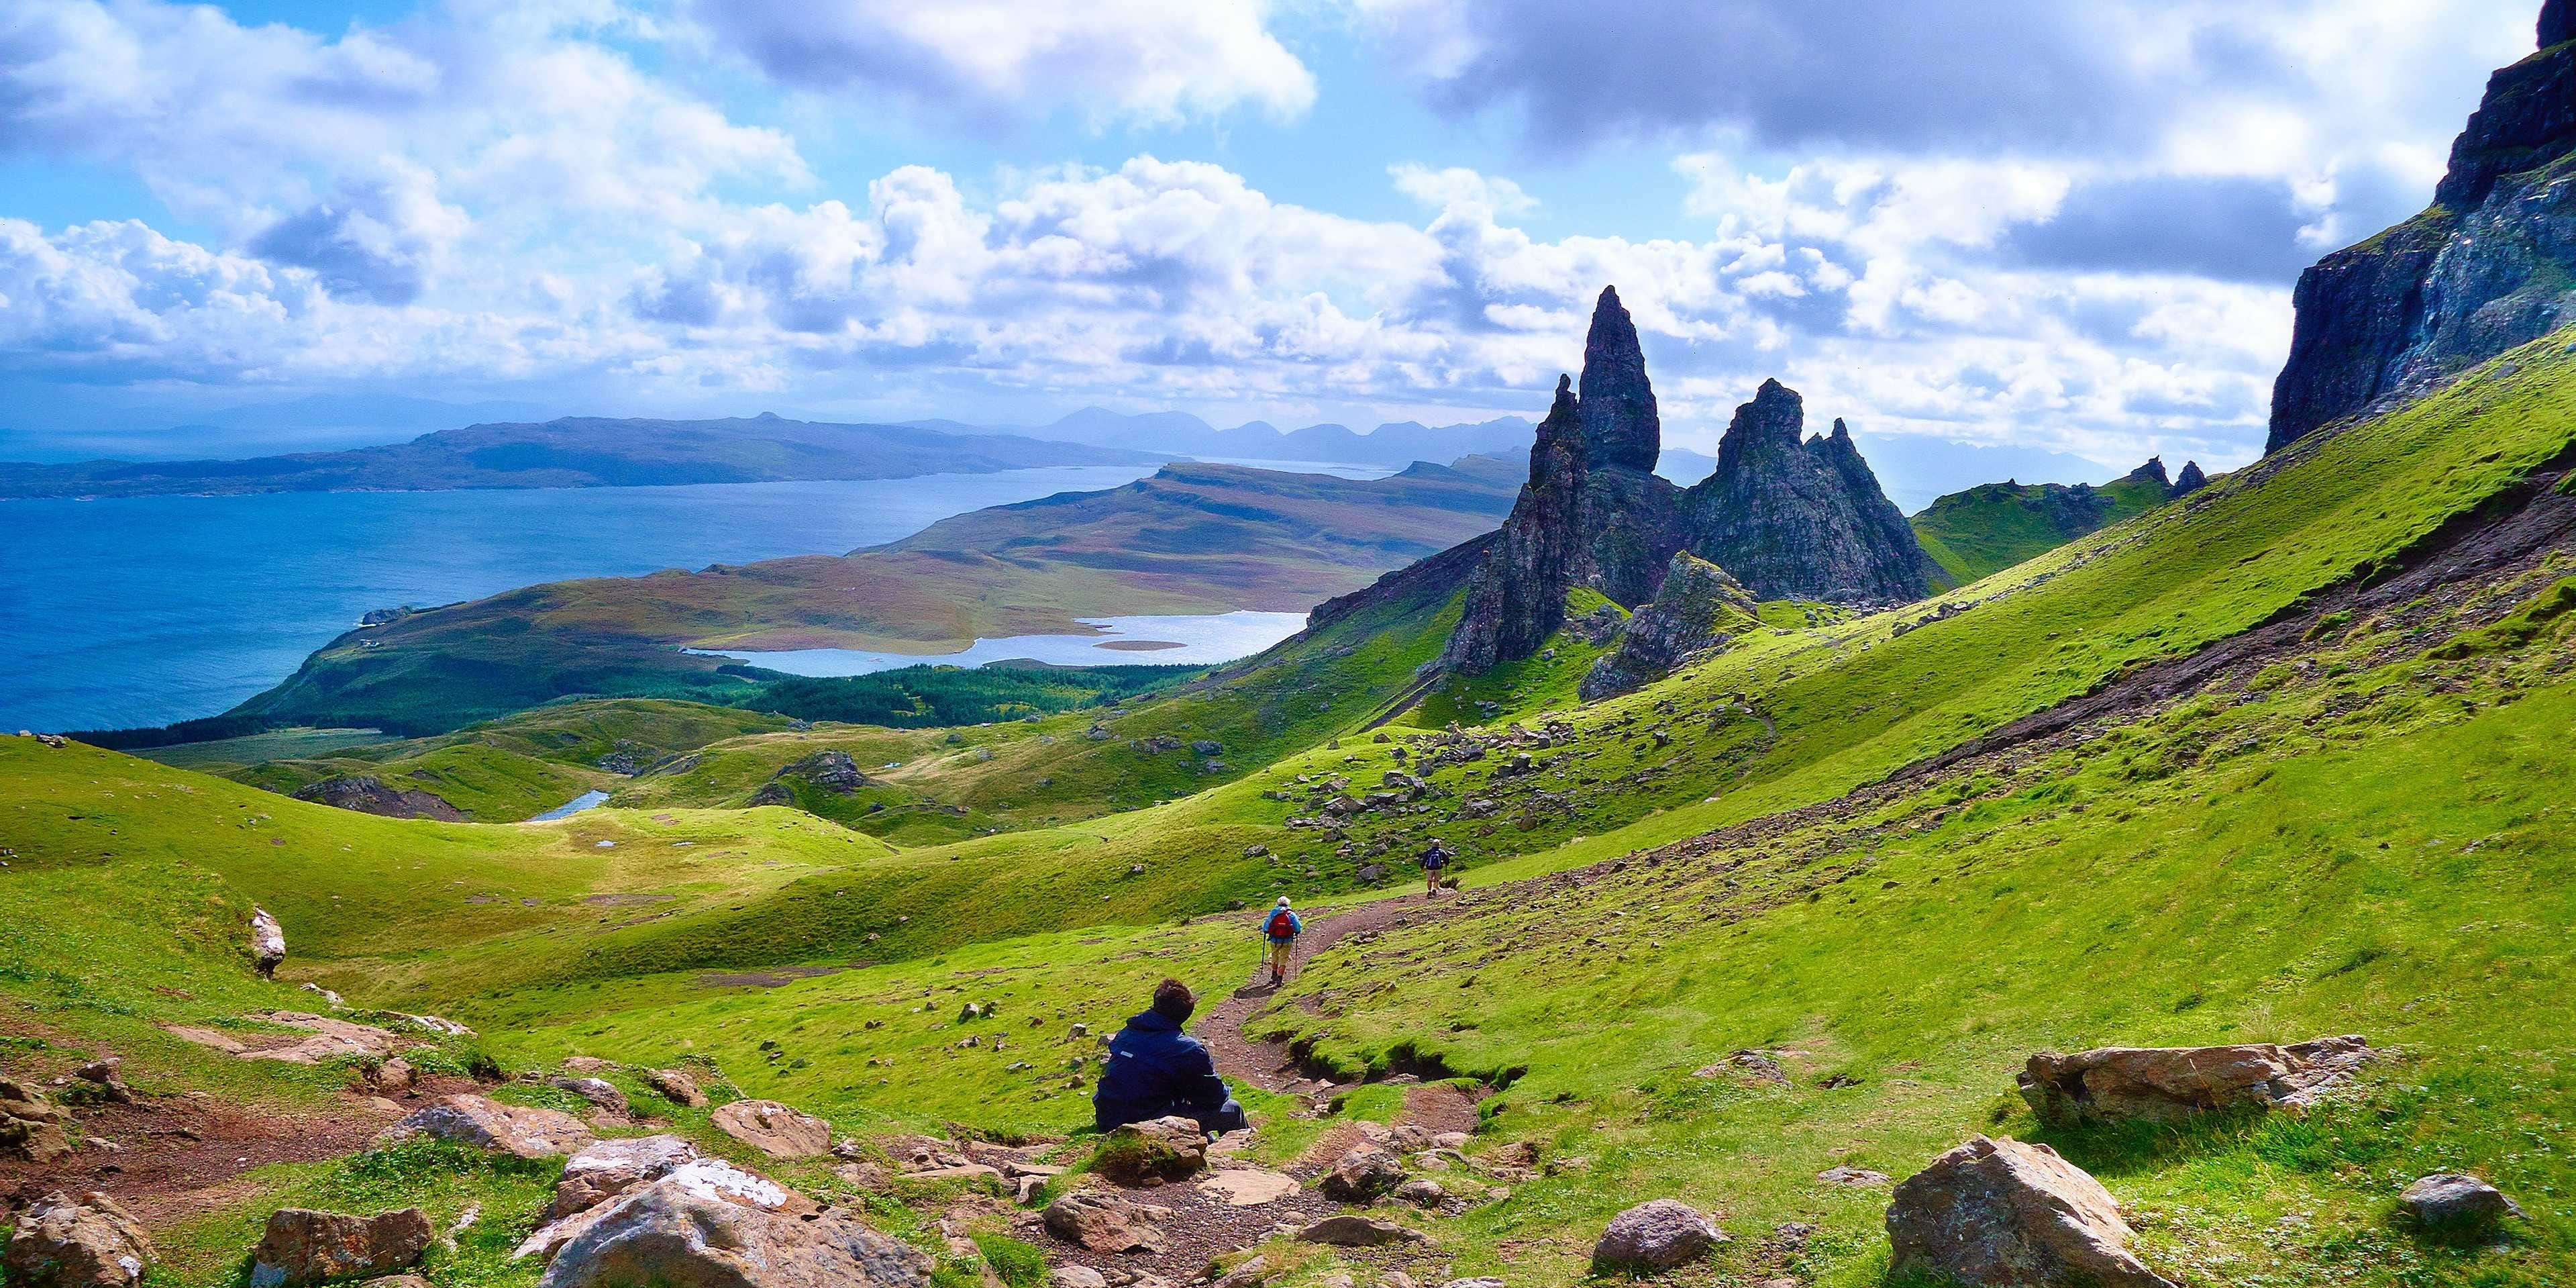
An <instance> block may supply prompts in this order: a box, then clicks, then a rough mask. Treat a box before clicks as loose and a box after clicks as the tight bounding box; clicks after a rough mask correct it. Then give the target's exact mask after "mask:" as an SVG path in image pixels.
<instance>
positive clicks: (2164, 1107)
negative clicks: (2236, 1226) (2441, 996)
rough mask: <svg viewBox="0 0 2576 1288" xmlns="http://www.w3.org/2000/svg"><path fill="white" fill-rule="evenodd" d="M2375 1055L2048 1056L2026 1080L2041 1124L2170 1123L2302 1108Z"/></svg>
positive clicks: (2319, 1042) (2174, 1050) (2123, 1052)
mask: <svg viewBox="0 0 2576 1288" xmlns="http://www.w3.org/2000/svg"><path fill="white" fill-rule="evenodd" d="M2374 1054H2375V1053H2374V1052H2373V1051H2372V1050H2371V1049H2370V1043H2368V1042H2367V1041H2364V1040H2363V1039H2362V1038H2360V1037H2358V1036H2354V1035H2346V1036H2343V1037H2330V1038H2317V1039H2314V1040H2312V1041H2308V1042H2299V1043H2294V1044H2292V1045H2289V1046H2280V1045H2277V1044H2274V1043H2270V1042H2257V1043H2248V1044H2245V1045H2241V1046H2213V1047H2104V1048H2102V1049H2100V1050H2095V1051H2085V1052H2081V1053H2079V1054H2076V1055H2058V1054H2056V1053H2055V1052H2050V1051H2043V1052H2041V1053H2039V1054H2038V1055H2034V1056H2032V1057H2031V1058H2030V1063H2029V1065H2028V1067H2026V1068H2024V1069H2023V1070H2022V1073H2021V1078H2020V1082H2021V1094H2022V1098H2023V1099H2024V1100H2027V1101H2029V1102H2030V1107H2031V1109H2032V1110H2033V1111H2035V1112H2037V1113H2038V1115H2039V1117H2040V1119H2041V1121H2043V1122H2050V1123H2072V1122H2080V1121H2084V1120H2088V1119H2110V1120H2117V1119H2130V1118H2143V1119H2148V1120H2150V1121H2156V1122H2171V1121H2174V1120H2176V1119H2181V1118H2188V1117H2190V1116H2191V1115H2193V1114H2197V1113H2205V1112H2208V1111H2211V1110H2225V1109H2238V1108H2246V1107H2254V1108H2267V1109H2268V1108H2273V1107H2279V1106H2289V1107H2298V1106H2304V1105H2307V1104H2310V1103H2312V1102H2314V1101H2315V1099H2316V1098H2317V1096H2318V1095H2319V1094H2320V1093H2322V1092H2323V1091H2325V1090H2326V1089H2327V1088H2328V1087H2331V1086H2333V1085H2335V1084H2336V1083H2338V1082H2341V1081H2343V1080H2344V1079H2346V1078H2349V1077H2351V1076H2352V1073H2353V1071H2354V1070H2356V1069H2359V1068H2360V1067H2361V1066H2362V1065H2364V1064H2366V1063H2368V1062H2369V1061H2370V1059H2371V1057H2372V1056H2373V1055H2374Z"/></svg>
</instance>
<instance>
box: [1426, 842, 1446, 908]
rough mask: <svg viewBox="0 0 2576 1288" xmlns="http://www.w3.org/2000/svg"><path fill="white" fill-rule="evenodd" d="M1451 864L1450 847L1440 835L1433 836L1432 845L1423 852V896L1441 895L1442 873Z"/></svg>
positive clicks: (1432, 897)
mask: <svg viewBox="0 0 2576 1288" xmlns="http://www.w3.org/2000/svg"><path fill="white" fill-rule="evenodd" d="M1448 866H1449V847H1448V845H1447V844H1445V843H1444V842H1442V841H1441V839H1440V838H1439V837H1436V836H1435V837H1432V838H1431V847H1430V848H1429V849H1426V850H1424V851H1423V852H1422V896H1423V897H1424V898H1426V899H1437V898H1439V897H1440V873H1441V871H1442V870H1443V869H1445V868H1447V867H1448Z"/></svg>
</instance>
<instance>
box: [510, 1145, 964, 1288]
mask: <svg viewBox="0 0 2576 1288" xmlns="http://www.w3.org/2000/svg"><path fill="white" fill-rule="evenodd" d="M713 1161H714V1160H712V1159H701V1160H699V1161H698V1162H697V1163H693V1164H690V1165H688V1166H687V1167H684V1168H682V1169H680V1170H679V1171H676V1172H674V1173H672V1174H671V1175H669V1176H667V1177H664V1178H663V1179H661V1180H658V1181H655V1182H653V1183H652V1184H650V1185H646V1186H644V1187H643V1188H641V1189H638V1190H636V1191H634V1192H632V1193H630V1194H628V1195H626V1196H625V1197H623V1198H620V1199H618V1200H617V1201H615V1202H613V1203H610V1204H607V1205H605V1206H603V1207H601V1208H599V1209H596V1211H597V1212H598V1214H599V1215H598V1217H597V1219H595V1220H593V1221H592V1222H591V1223H590V1225H589V1227H588V1228H587V1229H584V1230H583V1231H582V1232H581V1233H580V1234H579V1235H577V1236H575V1237H574V1238H573V1239H572V1240H570V1241H569V1242H567V1243H565V1244H564V1245H563V1248H562V1249H561V1250H560V1251H559V1252H557V1253H556V1254H555V1258H554V1262H553V1264H551V1265H549V1266H548V1267H546V1273H545V1277H544V1278H543V1279H540V1280H539V1281H538V1285H539V1288H626V1286H627V1285H632V1284H647V1283H650V1284H667V1285H673V1286H675V1288H827V1286H828V1288H920V1286H921V1285H924V1284H927V1283H928V1282H929V1280H930V1258H929V1257H927V1256H926V1255H924V1254H922V1253H921V1252H919V1251H916V1250H915V1249H913V1248H910V1247H907V1246H905V1245H903V1244H901V1243H898V1242H896V1241H894V1240H892V1239H889V1238H887V1237H885V1236H884V1235H881V1234H878V1233H877V1232H876V1231H874V1230H871V1229H869V1228H867V1227H866V1226H864V1225H861V1224H859V1223H858V1222H856V1221H853V1220H851V1219H849V1218H848V1217H846V1216H843V1215H841V1214H840V1213H838V1212H826V1211H805V1212H794V1211H786V1210H779V1209H773V1208H766V1207H762V1206H760V1205H758V1204H757V1203H753V1202H746V1201H743V1200H742V1199H741V1198H739V1197H737V1196H734V1195H730V1194H727V1193H725V1192H723V1191H721V1190H718V1189H716V1188H714V1187H712V1186H710V1185H709V1184H707V1183H705V1180H704V1178H703V1177H701V1176H699V1175H698V1173H699V1172H700V1171H701V1170H703V1169H706V1166H707V1164H709V1163H712V1162H713ZM727 1170H732V1169H727ZM743 1175H749V1174H748V1173H743ZM755 1179H757V1178H755ZM763 1183H764V1184H766V1182H763ZM772 1188H773V1189H774V1188H775V1187H772Z"/></svg>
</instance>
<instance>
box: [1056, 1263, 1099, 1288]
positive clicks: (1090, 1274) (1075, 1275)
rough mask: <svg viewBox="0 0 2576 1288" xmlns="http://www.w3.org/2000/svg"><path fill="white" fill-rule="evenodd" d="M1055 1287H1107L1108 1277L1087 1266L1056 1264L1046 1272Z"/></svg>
mask: <svg viewBox="0 0 2576 1288" xmlns="http://www.w3.org/2000/svg"><path fill="white" fill-rule="evenodd" d="M1047 1279H1048V1281H1049V1282H1051V1283H1053V1284H1054V1285H1055V1288H1109V1278H1108V1276H1106V1275H1103V1274H1101V1273H1100V1272H1099V1271H1097V1270H1094V1269H1092V1268H1091V1267H1089V1266H1057V1267H1056V1268H1055V1269H1053V1270H1050V1271H1048V1272H1047Z"/></svg>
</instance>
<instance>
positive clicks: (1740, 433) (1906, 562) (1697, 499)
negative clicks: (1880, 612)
mask: <svg viewBox="0 0 2576 1288" xmlns="http://www.w3.org/2000/svg"><path fill="white" fill-rule="evenodd" d="M1806 418H1807V412H1806V403H1805V400H1804V399H1801V398H1800V397H1799V396H1798V393H1797V391H1796V390H1794V389H1791V388H1789V387H1788V386H1786V385H1783V384H1781V383H1780V382H1779V381H1777V380H1766V381H1764V382H1763V383H1762V388H1761V391H1760V392H1758V393H1756V394H1755V395H1754V396H1753V401H1751V402H1749V403H1746V404H1744V405H1743V406H1741V407H1738V408H1736V409H1735V421H1734V423H1733V424H1731V425H1729V426H1727V429H1726V437H1725V438H1724V439H1722V440H1720V441H1719V443H1718V449H1717V471H1716V472H1715V473H1713V474H1711V475H1709V476H1708V477H1707V478H1706V479H1703V480H1701V481H1700V482H1699V483H1698V484H1697V485H1695V486H1693V487H1692V488H1691V489H1690V490H1689V491H1688V492H1687V493H1685V494H1684V495H1683V506H1684V512H1683V519H1682V523H1683V527H1684V530H1685V538H1684V546H1685V548H1686V549H1688V550H1689V551H1690V552H1691V553H1692V554H1695V555H1698V556H1699V557H1700V558H1702V559H1706V560H1708V561H1709V562H1711V563H1714V564H1716V565H1717V566H1719V567H1721V568H1724V569H1725V570H1727V571H1728V572H1729V573H1732V574H1734V576H1735V578H1736V580H1738V581H1741V582H1743V583H1744V585H1745V586H1746V587H1747V588H1749V589H1750V590H1752V592H1753V593H1754V594H1755V595H1756V596H1758V597H1760V598H1763V599H1789V598H1807V599H1831V600H1839V601H1844V602H1884V601H1889V600H1897V601H1902V600H1911V599H1920V598H1922V597H1923V596H1924V595H1925V594H1927V593H1929V591H1930V583H1929V581H1928V580H1927V569H1928V563H1929V561H1927V560H1926V559H1925V558H1924V557H1923V549H1922V547H1921V546H1920V545H1918V544H1916V542H1915V539H1914V530H1913V529H1912V528H1910V527H1908V526H1906V523H1905V516H1904V515H1902V514H1900V513H1898V512H1897V509H1896V506H1895V503H1893V502H1891V501H1889V500H1888V499H1887V494H1886V493H1885V492H1884V491H1881V490H1880V488H1879V486H1878V476H1877V475H1875V474H1873V473H1871V472H1870V468H1869V464H1868V462H1866V461H1863V460H1862V459H1861V457H1860V449H1859V448H1858V447H1856V446H1854V445H1853V443H1852V438H1851V431H1850V430H1849V429H1847V428H1845V427H1844V425H1843V423H1842V422H1841V421H1839V420H1838V421H1835V422H1834V432H1833V433H1832V434H1830V435H1820V436H1818V437H1815V438H1806V437H1804V436H1803V435H1804V433H1805V428H1806Z"/></svg>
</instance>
